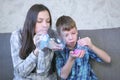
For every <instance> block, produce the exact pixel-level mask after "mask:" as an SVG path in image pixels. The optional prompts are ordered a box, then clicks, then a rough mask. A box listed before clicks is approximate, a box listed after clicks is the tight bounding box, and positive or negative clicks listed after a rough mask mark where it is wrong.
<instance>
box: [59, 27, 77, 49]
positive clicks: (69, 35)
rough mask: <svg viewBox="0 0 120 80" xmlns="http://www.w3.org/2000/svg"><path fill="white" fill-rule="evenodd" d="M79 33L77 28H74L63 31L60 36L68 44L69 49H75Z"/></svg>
mask: <svg viewBox="0 0 120 80" xmlns="http://www.w3.org/2000/svg"><path fill="white" fill-rule="evenodd" d="M77 34H78V31H77V29H76V28H72V29H70V30H69V31H67V30H64V31H63V30H61V31H60V35H61V37H62V39H63V41H64V42H65V43H66V45H67V47H68V48H70V49H73V48H74V46H75V44H76V41H77Z"/></svg>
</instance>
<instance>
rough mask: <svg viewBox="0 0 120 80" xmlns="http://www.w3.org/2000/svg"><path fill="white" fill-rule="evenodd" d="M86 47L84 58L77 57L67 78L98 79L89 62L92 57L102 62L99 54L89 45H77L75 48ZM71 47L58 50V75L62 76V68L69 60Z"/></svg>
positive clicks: (70, 79)
mask: <svg viewBox="0 0 120 80" xmlns="http://www.w3.org/2000/svg"><path fill="white" fill-rule="evenodd" d="M76 48H78V49H84V50H85V55H84V57H83V58H76V60H75V62H74V64H73V66H72V69H71V72H70V74H69V76H68V78H67V79H66V80H97V77H96V75H95V74H94V72H93V70H92V69H91V65H90V63H89V61H90V59H95V60H96V61H98V62H102V60H101V59H100V58H99V57H97V55H96V54H95V53H94V52H93V51H92V50H90V49H89V48H88V47H87V46H84V47H81V46H75V48H74V49H76ZM69 52H70V49H68V48H67V47H65V48H64V49H63V51H56V52H55V54H56V68H57V72H58V75H59V76H60V73H61V68H62V67H63V66H64V65H65V63H66V62H67V60H68V57H69Z"/></svg>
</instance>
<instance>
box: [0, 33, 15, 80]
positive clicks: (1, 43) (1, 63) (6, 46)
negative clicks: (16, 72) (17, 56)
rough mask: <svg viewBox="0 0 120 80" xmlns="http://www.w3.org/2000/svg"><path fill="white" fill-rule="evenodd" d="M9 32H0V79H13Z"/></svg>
mask: <svg viewBox="0 0 120 80" xmlns="http://www.w3.org/2000/svg"><path fill="white" fill-rule="evenodd" d="M10 35H11V34H10V33H0V80H12V79H13V67H12V59H11V52H10Z"/></svg>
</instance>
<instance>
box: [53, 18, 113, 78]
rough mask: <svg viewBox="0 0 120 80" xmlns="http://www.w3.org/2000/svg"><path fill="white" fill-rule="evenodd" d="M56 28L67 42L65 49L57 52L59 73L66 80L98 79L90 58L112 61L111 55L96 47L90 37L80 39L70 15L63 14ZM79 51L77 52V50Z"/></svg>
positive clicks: (99, 60)
mask: <svg viewBox="0 0 120 80" xmlns="http://www.w3.org/2000/svg"><path fill="white" fill-rule="evenodd" d="M56 30H57V32H58V34H59V36H60V37H61V39H62V40H63V42H64V43H65V47H64V49H63V50H59V51H56V52H55V55H56V68H57V73H58V75H59V76H60V77H61V78H62V79H65V80H97V77H96V75H95V74H94V72H93V70H92V69H91V66H90V63H89V61H90V59H95V60H96V61H98V62H102V61H105V62H107V63H110V62H111V58H110V56H109V55H108V54H107V53H106V52H105V51H103V50H101V49H99V48H98V47H96V46H95V45H94V44H93V43H92V42H91V39H90V38H89V37H85V38H82V39H79V40H78V41H77V39H78V37H77V36H78V31H77V27H76V24H75V21H74V20H73V19H72V18H71V17H69V16H61V17H60V18H58V20H57V22H56ZM76 49H77V50H79V51H77V53H76V52H75V50H76Z"/></svg>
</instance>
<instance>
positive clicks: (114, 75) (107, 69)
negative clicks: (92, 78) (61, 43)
mask: <svg viewBox="0 0 120 80" xmlns="http://www.w3.org/2000/svg"><path fill="white" fill-rule="evenodd" d="M79 36H81V37H87V36H88V37H90V38H91V40H92V42H93V43H94V44H95V45H96V46H98V47H99V48H101V49H103V50H105V51H106V52H107V53H108V54H109V55H110V56H111V59H112V62H111V64H101V63H97V62H93V63H92V64H93V68H94V71H95V73H96V74H97V76H98V77H99V79H100V80H119V79H120V76H119V75H120V69H119V68H120V61H119V59H120V27H119V28H111V29H98V30H79Z"/></svg>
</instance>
